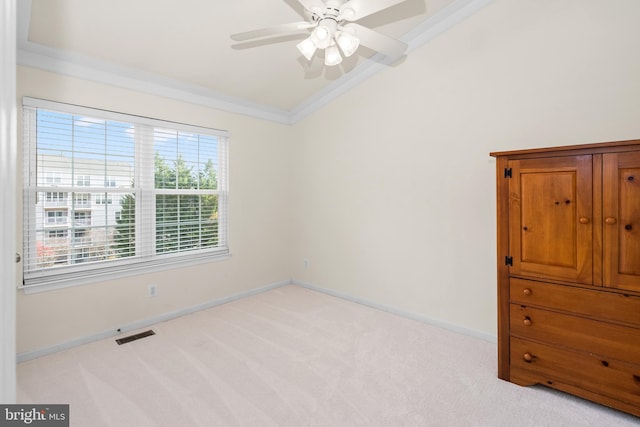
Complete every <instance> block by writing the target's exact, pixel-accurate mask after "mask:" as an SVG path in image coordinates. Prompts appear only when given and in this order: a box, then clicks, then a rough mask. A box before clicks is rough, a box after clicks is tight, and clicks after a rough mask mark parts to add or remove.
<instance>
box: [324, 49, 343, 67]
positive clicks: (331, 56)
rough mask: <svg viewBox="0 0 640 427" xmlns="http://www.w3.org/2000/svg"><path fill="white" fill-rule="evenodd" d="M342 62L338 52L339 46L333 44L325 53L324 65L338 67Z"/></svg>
mask: <svg viewBox="0 0 640 427" xmlns="http://www.w3.org/2000/svg"><path fill="white" fill-rule="evenodd" d="M341 62H342V55H340V51H339V50H338V46H336V45H335V44H332V45H331V46H329V47H328V48H326V49H325V51H324V65H329V66H331V65H338V64H339V63H341Z"/></svg>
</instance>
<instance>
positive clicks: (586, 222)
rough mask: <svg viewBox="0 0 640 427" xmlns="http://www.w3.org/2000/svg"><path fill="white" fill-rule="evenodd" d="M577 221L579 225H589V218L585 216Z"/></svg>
mask: <svg viewBox="0 0 640 427" xmlns="http://www.w3.org/2000/svg"><path fill="white" fill-rule="evenodd" d="M579 221H580V224H589V218H587V217H586V216H581V217H580V219H579Z"/></svg>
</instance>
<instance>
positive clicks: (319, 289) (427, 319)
mask: <svg viewBox="0 0 640 427" xmlns="http://www.w3.org/2000/svg"><path fill="white" fill-rule="evenodd" d="M292 283H293V284H294V285H298V286H302V287H303V288H307V289H310V290H312V291H317V292H322V293H324V294H327V295H331V296H334V297H337V298H341V299H344V300H347V301H351V302H355V303H357V304H362V305H366V306H367V307H371V308H375V309H377V310H382V311H386V312H387V313H392V314H395V315H398V316H401V317H406V318H407V319H412V320H417V321H418V322H423V323H428V324H430V325H433V326H437V327H439V328H442V329H447V330H449V331H453V332H457V333H460V334H463V335H468V336H471V337H475V338H479V339H481V340H484V341H488V342H491V343H494V344H495V343H497V342H498V337H497V336H496V335H492V334H488V333H486V332H481V331H478V330H475V329H469V328H465V327H463V326H460V325H456V324H454V323H449V322H445V321H443V320H439V319H433V318H431V317H427V316H423V315H420V314H416V313H411V312H408V311H404V310H400V309H398V308H395V307H391V306H388V305H384V304H378V303H375V302H371V301H368V300H366V299H363V298H360V297H354V296H352V295H349V294H345V293H343V292H338V291H334V290H332V289H326V288H322V287H320V286H316V285H314V284H312V283H308V282H304V281H300V280H296V279H293V281H292Z"/></svg>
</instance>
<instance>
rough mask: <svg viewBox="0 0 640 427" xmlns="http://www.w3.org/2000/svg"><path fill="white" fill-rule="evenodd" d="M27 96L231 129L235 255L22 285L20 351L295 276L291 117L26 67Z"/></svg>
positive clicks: (22, 78)
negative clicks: (84, 281)
mask: <svg viewBox="0 0 640 427" xmlns="http://www.w3.org/2000/svg"><path fill="white" fill-rule="evenodd" d="M23 96H31V97H36V98H44V99H50V100H55V101H61V102H69V103H73V104H79V105H86V106H90V107H96V108H103V109H108V110H115V111H120V112H124V113H131V114H138V115H143V116H147V117H154V118H159V119H167V120H171V121H178V122H183V123H189V124H194V125H200V126H207V127H213V128H217V129H224V130H228V131H230V132H231V140H230V144H229V153H230V154H229V156H230V160H229V166H230V196H229V197H230V201H229V209H230V230H229V236H230V250H231V253H232V257H231V258H230V259H229V260H225V261H219V262H214V263H210V264H203V265H199V266H194V267H188V268H181V269H176V270H170V271H162V272H159V273H156V274H147V275H141V276H132V277H130V278H127V279H123V280H117V281H111V282H105V283H97V284H91V285H86V286H78V287H72V288H65V289H61V290H56V291H50V292H43V293H37V294H30V295H25V294H24V293H22V292H19V293H18V302H17V311H18V331H17V334H18V353H25V352H33V351H37V350H40V349H46V348H49V347H52V346H56V345H58V344H61V343H65V342H69V341H73V340H77V339H82V338H84V337H88V336H92V335H95V334H100V333H103V332H106V331H110V330H111V331H115V330H116V329H117V328H119V327H121V326H123V325H128V324H131V323H134V322H138V321H143V320H145V319H149V318H153V317H157V316H161V315H164V314H166V313H171V312H175V311H179V310H183V309H185V308H189V307H193V306H198V305H200V304H203V303H206V302H208V301H213V300H218V299H221V298H226V297H229V296H233V295H236V294H239V293H242V292H245V291H249V290H253V289H256V288H260V287H263V286H268V285H270V284H273V283H278V282H282V281H288V280H289V279H290V277H291V272H290V266H289V245H288V241H289V239H288V236H289V223H290V220H289V209H288V207H289V206H290V204H291V203H290V179H289V178H290V164H291V159H290V156H291V149H290V142H289V141H290V138H289V135H290V134H291V132H292V129H291V128H290V127H287V126H284V125H278V124H274V123H270V122H267V121H263V120H258V119H251V118H247V117H243V116H239V115H234V114H228V113H224V112H220V111H216V110H212V109H209V108H205V107H199V106H196V105H192V104H188V103H184V102H179V101H174V100H169V99H165V98H161V97H157V96H152V95H146V94H142V93H137V92H133V91H129V90H125V89H119V88H116V87H110V86H105V85H102V84H97V83H92V82H88V81H84V80H79V79H76V78H71V77H65V76H61V75H57V74H52V73H47V72H44V71H39V70H35V69H31V68H25V67H19V68H18V99H21V98H22V97H23ZM20 123H21V121H20ZM19 141H21V136H20V135H19ZM20 144H21V143H20ZM20 157H22V153H21V152H20ZM20 207H21V204H20V205H19V208H20ZM19 212H21V209H20V210H19ZM18 215H19V216H20V213H19V214H18ZM19 227H21V225H20V226H19ZM18 229H20V228H18ZM20 238H21V236H20ZM21 244H22V243H21V242H19V245H21ZM150 283H156V284H158V296H157V297H155V298H149V297H148V296H147V285H148V284H150Z"/></svg>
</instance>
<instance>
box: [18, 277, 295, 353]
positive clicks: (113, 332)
mask: <svg viewBox="0 0 640 427" xmlns="http://www.w3.org/2000/svg"><path fill="white" fill-rule="evenodd" d="M291 283H292V282H291V280H284V281H282V282H277V283H272V284H270V285H266V286H262V287H259V288H255V289H251V290H249V291H244V292H240V293H238V294H234V295H231V296H228V297H225V298H220V299H216V300H213V301H207V302H205V303H203V304H198V305H194V306H192V307H187V308H184V309H182V310H177V311H173V312H170V313H165V314H161V315H160V316H155V317H151V318H149V319H144V320H140V321H138V322H133V323H129V324H127V325H123V326H120V327H119V328H116V329H110V330H108V331H104V332H100V333H97V334H92V335H88V336H85V337H82V338H77V339H74V340H71V341H66V342H63V343H61V344H56V345H54V346H51V347H46V348H42V349H39V350H33V351H27V352H24V353H19V354H18V355H17V362H18V363H20V362H26V361H27V360H32V359H36V358H38V357H42V356H46V355H48V354H53V353H57V352H59V351H62V350H67V349H70V348H73V347H77V346H80V345H83V344H89V343H91V342H94V341H99V340H102V339H105V338H109V337H114V336H117V335H121V334H123V333H127V332H131V331H135V330H137V329H141V328H146V327H149V326H151V325H155V324H156V323H160V322H165V321H167V320H171V319H175V318H177V317H181V316H185V315H187V314H191V313H195V312H197V311H201V310H206V309H208V308H212V307H215V306H218V305H222V304H226V303H229V302H231V301H235V300H239V299H241V298H246V297H249V296H252V295H256V294H260V293H262V292H266V291H270V290H272V289H276V288H279V287H282V286H285V285H290V284H291ZM118 330H120V332H118Z"/></svg>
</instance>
